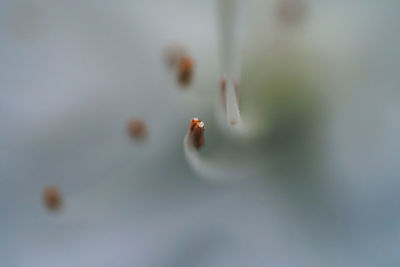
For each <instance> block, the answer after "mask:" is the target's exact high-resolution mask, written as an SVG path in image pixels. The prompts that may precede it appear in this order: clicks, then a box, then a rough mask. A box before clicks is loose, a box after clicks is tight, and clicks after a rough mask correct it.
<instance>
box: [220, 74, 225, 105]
mask: <svg viewBox="0 0 400 267" xmlns="http://www.w3.org/2000/svg"><path fill="white" fill-rule="evenodd" d="M225 95H226V76H225V75H224V76H222V78H221V83H220V87H219V97H220V101H221V104H222V108H223V109H224V111H225V112H226V97H225Z"/></svg>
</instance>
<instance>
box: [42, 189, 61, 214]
mask: <svg viewBox="0 0 400 267" xmlns="http://www.w3.org/2000/svg"><path fill="white" fill-rule="evenodd" d="M43 202H44V204H45V206H46V207H47V209H48V210H50V211H57V210H59V209H60V208H61V206H62V198H61V194H60V191H59V190H58V189H57V187H54V186H48V187H46V188H45V189H44V191H43Z"/></svg>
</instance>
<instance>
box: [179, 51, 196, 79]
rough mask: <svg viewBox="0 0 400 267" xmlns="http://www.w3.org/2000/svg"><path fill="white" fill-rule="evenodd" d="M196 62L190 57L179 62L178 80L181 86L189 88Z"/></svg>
mask: <svg viewBox="0 0 400 267" xmlns="http://www.w3.org/2000/svg"><path fill="white" fill-rule="evenodd" d="M193 72H194V61H193V59H192V58H191V57H190V56H183V57H182V58H181V59H180V60H179V64H178V69H177V80H178V82H179V84H180V85H182V86H188V85H189V84H190V83H191V82H192V79H193Z"/></svg>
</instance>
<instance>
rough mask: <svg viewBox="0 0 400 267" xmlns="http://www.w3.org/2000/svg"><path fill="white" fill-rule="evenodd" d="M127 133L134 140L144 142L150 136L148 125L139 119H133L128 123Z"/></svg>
mask: <svg viewBox="0 0 400 267" xmlns="http://www.w3.org/2000/svg"><path fill="white" fill-rule="evenodd" d="M127 131H128V134H129V136H130V137H131V138H132V139H133V140H143V139H145V138H146V137H147V135H148V130H147V125H146V123H145V122H144V120H142V119H138V118H132V119H130V120H129V121H128V123H127Z"/></svg>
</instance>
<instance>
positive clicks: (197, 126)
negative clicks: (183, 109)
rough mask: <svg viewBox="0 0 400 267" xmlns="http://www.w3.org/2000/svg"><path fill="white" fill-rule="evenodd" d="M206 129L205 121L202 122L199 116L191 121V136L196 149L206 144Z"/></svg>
mask: <svg viewBox="0 0 400 267" xmlns="http://www.w3.org/2000/svg"><path fill="white" fill-rule="evenodd" d="M204 130H205V125H204V122H202V121H201V120H199V119H198V118H193V119H192V121H191V122H190V127H189V137H190V141H191V142H192V145H193V146H194V147H195V148H196V149H200V148H202V147H203V145H204Z"/></svg>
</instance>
